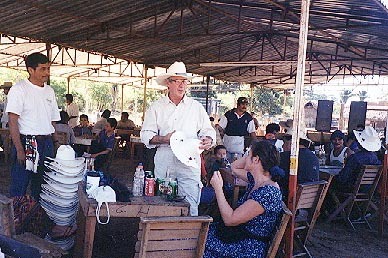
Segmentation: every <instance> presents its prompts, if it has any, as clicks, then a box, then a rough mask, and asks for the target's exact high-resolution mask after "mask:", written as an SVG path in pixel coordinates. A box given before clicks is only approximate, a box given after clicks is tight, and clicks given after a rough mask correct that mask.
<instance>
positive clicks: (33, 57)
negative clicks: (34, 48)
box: [24, 52, 49, 70]
mask: <svg viewBox="0 0 388 258" xmlns="http://www.w3.org/2000/svg"><path fill="white" fill-rule="evenodd" d="M24 62H25V63H26V68H27V70H28V67H31V68H33V69H34V70H35V69H36V68H37V67H38V65H39V64H47V63H48V62H49V60H48V58H47V56H45V55H43V54H42V53H39V52H35V53H32V54H30V55H28V56H27V57H26V58H25V60H24Z"/></svg>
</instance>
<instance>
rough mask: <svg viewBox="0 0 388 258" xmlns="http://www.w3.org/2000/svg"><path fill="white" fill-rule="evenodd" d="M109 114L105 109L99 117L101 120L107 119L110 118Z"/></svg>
mask: <svg viewBox="0 0 388 258" xmlns="http://www.w3.org/2000/svg"><path fill="white" fill-rule="evenodd" d="M110 114H111V112H110V110H109V109H105V110H104V112H102V114H101V116H102V117H103V118H106V119H108V118H109V117H110Z"/></svg>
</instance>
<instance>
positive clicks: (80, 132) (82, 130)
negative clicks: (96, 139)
mask: <svg viewBox="0 0 388 258" xmlns="http://www.w3.org/2000/svg"><path fill="white" fill-rule="evenodd" d="M92 128H93V127H92V126H91V125H89V117H88V116H87V115H85V114H82V115H80V116H79V125H77V126H76V127H74V128H73V131H74V135H75V137H83V138H92V135H93V134H92Z"/></svg>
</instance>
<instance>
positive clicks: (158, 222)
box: [135, 216, 213, 258]
mask: <svg viewBox="0 0 388 258" xmlns="http://www.w3.org/2000/svg"><path fill="white" fill-rule="evenodd" d="M212 221H213V219H212V218H211V217H209V216H198V217H143V218H140V224H139V233H138V241H137V243H136V254H135V257H140V258H145V257H147V258H159V257H160V258H168V257H171V258H178V257H179V258H186V257H196V258H200V257H202V256H203V253H204V251H205V241H206V237H207V232H208V230H209V224H210V222H212Z"/></svg>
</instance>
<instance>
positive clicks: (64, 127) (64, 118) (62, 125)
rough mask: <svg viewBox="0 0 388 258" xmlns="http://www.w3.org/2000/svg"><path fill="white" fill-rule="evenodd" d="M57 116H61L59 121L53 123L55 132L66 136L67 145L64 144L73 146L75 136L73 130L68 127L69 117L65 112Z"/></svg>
mask: <svg viewBox="0 0 388 258" xmlns="http://www.w3.org/2000/svg"><path fill="white" fill-rule="evenodd" d="M59 115H60V116H61V120H59V121H57V122H55V124H54V128H55V131H56V132H63V133H66V134H67V143H66V144H73V143H74V141H75V136H74V132H73V129H71V127H70V126H69V124H68V122H69V115H68V114H67V112H66V111H63V110H62V111H61V112H59Z"/></svg>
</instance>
